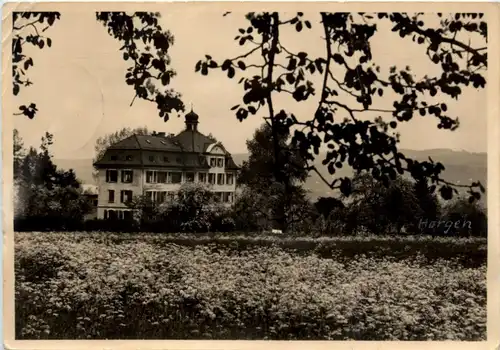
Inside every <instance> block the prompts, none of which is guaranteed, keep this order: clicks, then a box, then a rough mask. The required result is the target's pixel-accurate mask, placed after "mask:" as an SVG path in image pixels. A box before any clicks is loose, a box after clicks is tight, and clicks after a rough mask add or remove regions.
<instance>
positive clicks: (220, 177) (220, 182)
mask: <svg viewBox="0 0 500 350" xmlns="http://www.w3.org/2000/svg"><path fill="white" fill-rule="evenodd" d="M217 185H224V174H217Z"/></svg>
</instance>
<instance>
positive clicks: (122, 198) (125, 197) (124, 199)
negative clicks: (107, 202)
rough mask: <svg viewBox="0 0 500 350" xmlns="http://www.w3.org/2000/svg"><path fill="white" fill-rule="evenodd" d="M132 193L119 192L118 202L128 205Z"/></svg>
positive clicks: (127, 191) (126, 191)
mask: <svg viewBox="0 0 500 350" xmlns="http://www.w3.org/2000/svg"><path fill="white" fill-rule="evenodd" d="M132 195H133V192H132V191H129V190H123V191H121V192H120V202H121V203H128V202H130V201H131V200H132Z"/></svg>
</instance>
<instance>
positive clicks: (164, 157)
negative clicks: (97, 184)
mask: <svg viewBox="0 0 500 350" xmlns="http://www.w3.org/2000/svg"><path fill="white" fill-rule="evenodd" d="M213 143H215V141H214V140H213V139H211V138H209V137H207V136H205V135H203V134H202V133H200V132H199V131H197V130H184V131H182V132H180V133H179V134H178V135H176V136H158V135H155V136H152V135H132V136H130V137H127V138H126V139H124V140H122V141H120V142H117V143H115V144H114V145H112V146H110V147H109V148H108V149H107V151H106V153H105V154H104V155H103V157H102V158H101V159H99V160H98V161H97V162H96V163H95V165H96V166H98V167H108V166H120V167H123V166H125V167H126V166H150V167H155V166H160V167H169V166H171V167H176V168H179V167H181V168H201V169H204V168H210V166H209V164H208V163H207V160H206V157H205V156H203V155H202V154H203V153H205V152H206V150H207V148H208V146H210V145H211V144H213ZM141 150H142V151H149V152H141ZM126 151H134V152H133V155H131V153H129V152H126ZM137 152H138V153H137ZM226 164H227V165H226V167H227V169H231V170H238V169H239V168H238V166H237V165H236V164H235V163H234V161H233V159H232V157H231V155H230V154H229V153H227V154H226Z"/></svg>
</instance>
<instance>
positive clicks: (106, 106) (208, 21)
mask: <svg viewBox="0 0 500 350" xmlns="http://www.w3.org/2000/svg"><path fill="white" fill-rule="evenodd" d="M165 8H166V9H165V11H163V12H162V20H161V23H162V26H163V27H164V28H166V29H169V30H170V31H171V32H172V34H173V35H174V36H175V44H174V46H173V47H172V49H171V50H170V52H169V53H170V56H171V59H172V67H173V68H174V69H175V70H176V71H177V76H176V77H175V78H174V79H173V81H172V84H171V85H170V87H171V88H173V89H175V90H176V91H178V92H180V93H181V94H182V98H183V101H184V103H185V104H186V106H187V108H188V110H189V108H190V104H191V103H192V104H193V105H194V110H195V111H196V112H197V113H198V114H199V116H200V125H199V129H200V131H201V132H203V133H206V134H208V133H212V134H213V135H214V136H216V137H217V138H218V139H219V140H220V141H222V142H223V144H224V145H225V146H226V148H227V149H228V151H230V152H231V153H244V152H246V145H245V141H246V140H247V139H248V138H250V137H251V136H252V134H253V132H254V130H255V128H256V127H258V126H259V125H260V124H261V123H262V116H263V115H262V114H260V115H258V116H250V117H249V118H248V119H247V120H245V121H243V122H239V121H238V120H237V119H236V117H235V115H234V113H233V112H232V111H230V108H231V107H232V106H234V105H236V104H239V103H240V101H241V97H242V95H243V94H242V91H243V90H242V86H241V85H238V84H237V81H238V80H239V78H240V77H241V73H237V76H236V78H235V79H232V80H230V79H228V78H227V77H226V76H225V74H224V73H222V72H220V71H211V72H210V74H209V75H208V76H202V75H201V74H199V73H195V71H194V66H195V64H196V62H197V61H198V60H200V59H203V58H204V56H205V54H210V55H212V56H213V58H214V59H215V60H217V61H220V62H221V61H222V59H224V58H232V57H234V56H237V55H239V54H241V53H244V52H245V51H246V50H248V47H247V48H246V49H245V47H243V48H242V47H241V46H239V45H238V44H237V42H235V41H234V37H235V36H236V35H237V34H238V28H240V27H245V28H246V26H247V25H246V20H245V19H244V13H243V12H240V13H238V12H233V13H232V14H231V15H229V16H226V17H223V16H222V13H221V12H220V11H219V10H217V11H211V8H210V7H209V6H207V7H206V8H201V9H200V8H199V7H198V10H197V11H186V10H185V8H184V9H183V10H182V11H181V10H180V9H179V8H177V10H174V11H172V10H169V9H168V5H167V4H165ZM305 17H307V18H308V19H310V20H311V22H312V23H313V29H312V30H311V31H307V32H302V33H298V34H297V33H296V32H295V33H294V32H293V31H292V30H290V31H288V32H287V31H284V32H283V33H282V37H281V38H282V40H283V43H284V45H285V46H287V48H288V49H289V50H292V51H295V52H298V51H306V52H308V53H309V54H310V56H313V57H314V56H321V55H324V44H322V40H321V28H319V25H318V24H317V23H318V19H319V14H317V13H311V14H308V13H305ZM315 24H316V25H315ZM46 34H47V36H49V37H51V38H52V47H51V48H49V49H43V50H39V49H35V48H33V49H30V51H28V52H29V53H30V54H31V56H32V57H33V60H34V67H33V68H31V69H30V70H29V71H28V73H29V78H30V80H31V81H33V82H34V85H32V86H30V87H28V88H24V89H22V90H21V93H20V94H19V96H17V97H15V98H14V103H15V105H16V106H18V105H21V104H25V103H29V102H35V103H36V104H37V107H38V109H39V112H38V113H37V115H36V117H35V119H34V120H29V119H27V118H26V117H24V116H16V117H15V122H14V125H15V127H16V128H17V129H18V130H19V131H20V134H21V136H22V137H23V139H24V141H25V144H26V145H28V146H29V145H34V146H38V145H39V143H40V138H41V137H42V135H43V134H44V133H45V131H49V132H51V133H53V134H54V141H55V142H54V145H53V146H52V152H53V155H54V157H55V158H92V157H93V155H94V143H95V140H96V138H97V137H99V136H102V135H104V134H106V133H110V132H113V131H116V130H118V129H120V128H122V127H137V126H144V125H146V126H148V128H149V129H150V130H156V131H165V132H167V133H177V132H179V131H180V130H181V129H182V128H183V126H184V120H183V116H181V118H178V117H176V116H173V117H172V118H171V120H169V121H168V122H166V123H165V122H163V120H162V119H161V118H160V117H159V116H158V113H157V110H156V106H155V104H153V103H151V102H146V101H142V100H140V99H136V100H135V102H134V104H133V105H132V106H130V103H131V101H132V99H133V97H134V94H135V92H134V90H133V89H132V88H131V87H130V86H127V85H126V84H125V81H124V76H125V73H126V69H127V67H128V64H129V63H128V62H126V61H124V60H123V59H122V55H121V53H120V52H119V48H120V44H119V42H118V41H116V40H115V39H114V38H112V37H111V36H109V35H108V33H107V31H106V29H105V28H104V26H102V24H100V23H98V22H97V21H96V20H95V13H94V12H77V11H73V12H62V13H61V20H60V21H58V22H56V24H55V25H54V27H53V28H50V29H49V30H48V31H47V32H46ZM292 34H293V35H292ZM372 43H373V47H372V52H373V57H374V61H375V62H377V64H380V65H381V66H382V71H384V69H385V70H387V69H388V68H389V67H390V66H392V65H397V66H398V68H401V69H403V68H404V67H405V66H407V65H408V66H410V67H411V68H412V70H413V71H414V72H415V74H416V75H417V77H423V76H424V75H426V74H427V75H429V76H433V75H435V74H439V70H438V69H436V66H435V65H434V64H433V63H431V62H430V61H429V59H428V58H427V57H426V55H425V50H424V48H423V47H422V46H419V45H417V44H415V43H413V42H412V41H411V39H410V38H406V39H401V38H400V37H399V36H398V35H397V34H395V33H392V32H390V29H389V27H383V26H382V27H381V28H380V30H379V32H377V34H375V38H374V40H373V42H372ZM338 72H341V71H340V70H339V71H338ZM247 74H248V71H247ZM316 86H317V88H319V85H316ZM438 97H439V96H438ZM318 98H319V96H315V97H314V98H313V99H312V100H311V101H307V102H301V103H296V102H295V101H294V100H293V99H291V97H288V96H284V97H281V96H280V97H279V98H277V99H276V101H277V105H278V107H277V109H281V108H285V109H287V110H288V111H291V112H293V113H294V114H295V115H296V116H297V118H298V119H305V118H310V116H311V115H312V114H313V113H314V110H315V108H316V106H317V101H318ZM393 101H394V95H387V96H385V95H384V97H383V98H380V99H379V100H376V102H375V105H374V106H373V107H374V108H390V107H391V105H392V102H393ZM439 101H446V102H449V101H450V100H449V99H446V98H445V99H443V98H442V97H440V99H439ZM356 107H357V106H356ZM448 107H449V108H448V110H449V114H448V115H449V116H451V117H457V116H458V117H459V118H460V124H461V126H460V128H459V129H458V130H457V131H455V132H450V131H441V130H439V129H437V127H436V126H437V123H438V121H437V120H436V119H434V118H431V117H424V118H422V117H416V118H415V120H412V121H411V122H410V123H408V124H405V125H402V126H400V128H399V130H400V133H401V147H402V148H410V149H416V150H421V149H430V148H450V149H456V150H462V149H465V150H468V151H471V152H485V151H486V145H487V140H486V121H487V115H486V112H487V110H486V107H487V103H486V91H485V90H480V91H476V90H474V89H473V88H468V89H464V93H463V94H462V96H461V97H460V99H459V100H458V101H457V100H455V101H451V102H449V105H448ZM357 108H359V107H357ZM374 116H375V115H369V114H366V117H367V118H373V117H374Z"/></svg>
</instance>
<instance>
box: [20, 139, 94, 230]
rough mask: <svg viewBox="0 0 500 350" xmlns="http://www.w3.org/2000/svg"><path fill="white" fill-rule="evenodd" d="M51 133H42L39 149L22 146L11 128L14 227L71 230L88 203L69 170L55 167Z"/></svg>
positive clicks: (74, 176)
mask: <svg viewBox="0 0 500 350" xmlns="http://www.w3.org/2000/svg"><path fill="white" fill-rule="evenodd" d="M52 142H53V137H52V134H50V133H46V134H45V136H44V137H43V138H42V143H41V146H40V148H39V149H35V148H33V147H31V148H30V149H29V150H25V149H24V145H23V141H22V138H21V136H20V135H19V133H18V132H17V130H14V196H15V197H14V215H15V216H14V217H15V220H14V229H15V230H51V229H68V230H72V229H73V230H75V229H78V228H79V227H80V225H81V224H82V223H83V219H84V216H85V214H87V213H88V212H89V211H90V205H89V203H88V202H87V200H86V199H85V197H84V196H83V191H82V189H81V187H80V183H79V181H78V180H77V178H76V175H75V173H74V172H73V170H71V169H70V170H68V171H66V170H62V169H57V166H56V165H55V164H54V163H53V162H52V155H51V153H50V145H52Z"/></svg>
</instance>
